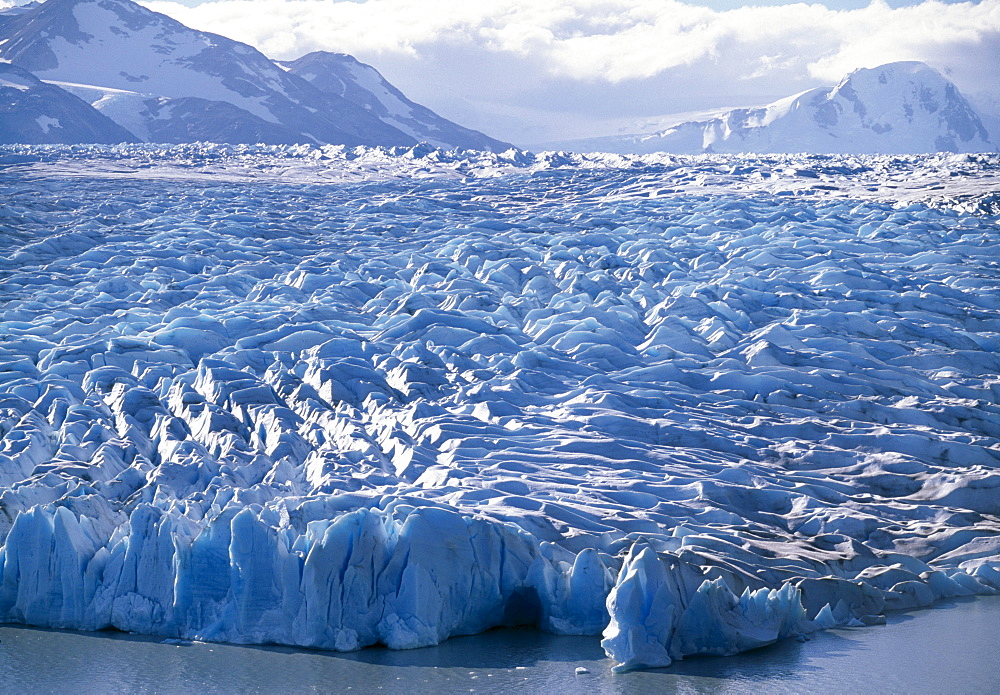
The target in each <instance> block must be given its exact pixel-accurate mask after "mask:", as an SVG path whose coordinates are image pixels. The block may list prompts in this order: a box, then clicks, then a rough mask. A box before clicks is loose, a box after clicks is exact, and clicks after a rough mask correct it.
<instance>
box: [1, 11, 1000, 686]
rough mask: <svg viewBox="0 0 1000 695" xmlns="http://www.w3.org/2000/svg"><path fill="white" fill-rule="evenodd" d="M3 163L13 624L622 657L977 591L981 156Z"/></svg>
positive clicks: (991, 301)
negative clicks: (572, 641)
mask: <svg viewBox="0 0 1000 695" xmlns="http://www.w3.org/2000/svg"><path fill="white" fill-rule="evenodd" d="M29 12H30V10H29ZM29 12H25V13H22V14H21V15H19V16H21V17H24V16H27V15H28V13H29ZM0 165H2V166H3V171H4V174H3V176H2V177H0V201H3V202H2V205H0V241H2V243H3V244H4V248H5V250H6V253H3V254H0V297H2V298H3V301H2V302H0V323H2V331H0V621H11V622H18V623H28V624H32V625H40V626H51V627H66V628H78V629H87V630H96V629H101V628H106V627H116V628H118V629H122V630H129V631H136V632H142V633H147V634H156V635H162V636H164V637H169V638H180V639H203V640H219V641H227V642H241V643H278V644H287V645H298V646H303V647H315V648H323V649H338V650H350V649H359V648H362V647H365V646H367V645H373V644H385V645H388V646H390V647H394V648H410V647H419V646H424V645H429V644H435V643H437V642H440V641H441V640H444V639H447V638H448V637H450V636H452V635H460V634H468V633H473V632H478V631H482V630H485V629H488V628H491V627H495V626H502V625H527V626H533V627H535V628H538V629H541V630H547V631H550V632H553V633H560V634H576V635H594V636H597V635H601V634H603V636H604V645H605V649H606V650H607V651H608V653H609V654H610V655H611V656H612V657H613V658H614V659H615V660H616V661H617V662H618V663H619V664H620V666H621V668H622V669H625V670H627V669H632V668H643V667H662V666H665V665H667V664H669V663H670V662H671V661H675V660H677V659H682V658H686V657H688V656H691V655H697V654H715V655H725V654H732V653H735V652H738V651H741V650H747V649H753V648H755V647H758V646H761V645H765V644H770V643H771V642H773V641H775V640H779V639H783V638H785V637H788V636H792V635H798V634H802V633H805V632H808V631H810V630H813V629H820V628H829V627H832V626H836V625H850V626H863V625H875V624H878V623H880V622H884V621H885V612H886V611H887V610H894V609H909V608H915V607H922V606H928V605H931V604H933V603H934V602H935V601H938V600H940V599H946V598H954V597H961V596H977V595H986V594H996V593H1000V521H998V518H997V511H998V507H997V495H996V491H997V490H998V489H1000V473H998V469H1000V428H998V426H997V423H998V422H1000V386H998V384H997V378H996V375H997V374H998V373H1000V357H998V356H997V352H998V349H1000V322H998V319H997V311H998V310H1000V277H998V274H997V272H996V259H997V252H996V249H997V248H998V244H1000V231H998V219H1000V218H998V217H997V213H1000V207H998V201H997V196H996V191H997V181H998V176H1000V174H998V172H1000V155H933V156H907V157H900V156H884V157H872V156H850V157H841V156H816V155H808V156H784V155H782V156H740V157H734V156H721V155H710V156H698V157H685V156H672V155H670V156H668V155H655V156H644V157H640V156H633V157H624V156H623V157H614V156H607V155H593V156H584V155H571V154H557V153H541V154H537V155H534V154H530V153H519V152H501V153H493V152H485V151H476V152H473V151H463V152H456V151H453V150H436V149H431V148H429V147H428V146H414V147H412V148H407V149H406V150H404V151H397V150H394V149H388V148H363V147H361V148H344V147H339V146H324V147H312V146H300V145H295V146H263V145H260V146H222V145H181V146H176V147H166V146H154V145H149V144H133V145H123V146H115V147H105V146H98V145H87V146H45V147H33V146H27V145H18V146H3V147H0ZM903 182H905V185H904V184H903Z"/></svg>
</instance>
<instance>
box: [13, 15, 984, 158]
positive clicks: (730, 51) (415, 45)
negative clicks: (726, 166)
mask: <svg viewBox="0 0 1000 695" xmlns="http://www.w3.org/2000/svg"><path fill="white" fill-rule="evenodd" d="M0 1H2V0H0ZM145 4H146V5H147V6H148V7H150V8H152V9H155V10H157V11H160V12H163V13H165V14H168V15H170V16H173V17H175V18H177V19H179V20H180V21H182V22H184V23H185V24H187V25H189V26H192V27H196V28H199V29H205V30H208V31H213V32H216V33H219V34H223V35H225V36H229V37H230V38H234V39H237V40H240V41H245V42H247V43H250V44H252V45H254V46H256V47H258V48H259V49H261V50H262V51H263V52H264V53H266V54H268V55H270V56H272V57H274V58H283V59H284V58H294V57H298V56H299V55H302V54H304V53H307V52H309V51H313V50H320V49H323V50H332V51H342V52H346V53H351V54H353V55H355V56H357V57H358V58H360V59H361V60H364V61H366V62H369V63H372V64H373V65H375V66H376V67H377V68H379V69H380V70H382V72H383V73H385V74H386V76H387V77H388V78H389V79H390V80H391V81H394V82H396V83H397V84H398V86H399V87H400V88H401V89H403V91H404V92H407V93H408V94H409V95H410V96H412V97H413V98H416V99H417V100H422V101H424V102H425V103H427V104H428V105H429V106H431V107H432V108H437V109H439V110H441V111H443V112H445V115H453V116H456V117H457V116H459V115H463V116H465V120H466V121H469V119H470V118H471V119H472V121H473V122H472V123H470V125H473V126H475V127H483V128H487V129H490V130H492V131H493V132H494V133H496V134H498V135H500V136H501V137H508V138H512V139H515V140H520V141H522V142H524V141H525V138H528V137H540V138H544V137H549V136H552V137H559V134H558V133H555V132H547V133H542V132H540V131H539V132H535V133H530V132H528V131H527V130H524V128H521V130H520V131H519V130H518V128H519V126H518V125H517V121H519V120H523V117H518V116H512V115H511V114H514V113H521V114H523V113H530V114H533V116H532V117H533V118H542V119H543V120H544V116H545V114H546V113H548V114H551V115H552V118H553V122H555V123H561V122H565V121H566V118H565V114H575V118H576V120H580V119H582V120H583V121H586V120H587V118H591V119H597V118H611V117H614V116H640V115H651V114H655V113H668V112H670V111H680V110H689V109H695V108H707V107H709V106H713V105H718V106H728V105H732V104H734V103H736V102H739V103H760V102H762V101H766V100H768V99H770V98H772V97H774V96H782V95H785V94H788V93H791V92H794V91H799V90H801V89H806V88H808V87H812V86H816V85H819V84H827V83H833V82H836V81H838V80H839V79H840V78H841V77H842V76H843V75H844V74H846V73H847V72H849V71H851V70H853V69H855V68H858V67H874V66H875V65H879V64H881V63H886V62H891V61H895V60H923V61H925V62H927V63H929V64H931V65H932V66H934V67H936V68H938V69H941V70H944V71H947V72H948V73H949V74H950V76H951V77H952V79H954V80H955V81H956V82H957V83H958V84H959V86H960V87H961V88H963V89H965V90H967V91H973V92H986V93H1000V74H998V73H1000V70H998V69H997V67H998V66H1000V0H983V1H982V2H979V3H971V2H970V3H962V4H943V3H941V2H937V1H935V0H928V1H926V2H922V3H920V4H917V5H913V6H910V7H902V8H896V9H893V8H891V7H889V6H888V5H886V4H885V3H884V2H883V1H882V0H874V2H872V4H870V5H869V6H868V7H865V8H862V9H855V10H844V11H835V10H831V9H829V8H827V7H826V6H824V5H819V4H812V5H810V4H804V3H802V4H794V5H784V6H776V7H774V6H772V7H759V6H755V7H742V8H738V9H734V10H730V11H715V10H712V9H709V8H706V7H702V6H696V5H687V4H684V3H682V2H679V1H678V0H546V1H545V2H540V1H539V0H477V1H476V2H471V1H468V0H367V1H366V2H331V1H330V0H218V1H216V2H210V3H205V4H202V5H199V6H197V7H186V6H184V5H181V4H178V3H175V2H169V1H163V0H154V1H153V2H147V3H145ZM491 113H492V114H493V115H492V116H491V115H490V114H491ZM505 114H506V115H505ZM522 125H523V124H522ZM549 130H552V129H551V128H550V129H549Z"/></svg>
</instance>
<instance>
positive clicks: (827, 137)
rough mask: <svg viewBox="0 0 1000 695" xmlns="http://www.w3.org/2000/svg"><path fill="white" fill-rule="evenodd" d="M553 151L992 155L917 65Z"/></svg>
mask: <svg viewBox="0 0 1000 695" xmlns="http://www.w3.org/2000/svg"><path fill="white" fill-rule="evenodd" d="M553 144H556V145H558V146H560V147H565V148H566V149H579V150H580V151H608V152H622V153H625V152H629V153H639V154H641V153H649V152H673V153H677V154H702V153H719V154H725V153H756V154H768V153H774V154H777V153H795V152H812V153H816V154H916V153H923V152H938V151H946V152H982V151H992V150H994V149H995V148H996V145H995V143H993V142H992V141H991V139H990V136H989V133H988V132H987V131H986V128H985V126H984V125H983V122H982V120H981V119H980V118H979V116H978V115H977V114H976V112H975V110H974V109H973V108H972V106H971V105H970V104H969V102H968V101H967V100H966V99H965V98H964V97H963V96H962V95H961V93H960V92H959V91H958V88H957V87H956V86H955V85H954V84H953V83H952V82H950V81H949V80H947V79H946V78H944V77H943V76H942V75H941V74H940V73H938V72H937V71H936V70H934V69H933V68H931V67H929V66H927V65H926V64H924V63H921V62H919V61H900V62H896V63H887V64H885V65H881V66H879V67H876V68H860V69H858V70H854V71H853V72H851V73H849V74H848V75H846V76H845V77H844V78H843V79H842V80H841V81H840V82H839V83H838V84H837V85H834V86H832V87H816V88H813V89H810V90H806V91H804V92H800V93H798V94H794V95H791V96H789V97H785V98H783V99H779V100H777V101H774V102H772V103H770V104H767V105H766V106H760V107H750V108H740V109H731V110H728V111H725V112H722V113H720V114H718V115H716V116H714V117H710V118H704V119H699V120H693V121H685V122H681V123H678V124H676V125H674V126H672V127H670V128H666V129H664V130H661V131H658V132H656V133H652V134H634V135H620V136H609V137H603V138H590V139H586V140H577V141H570V142H564V143H553ZM574 145H575V146H574Z"/></svg>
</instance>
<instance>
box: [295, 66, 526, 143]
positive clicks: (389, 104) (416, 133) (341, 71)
mask: <svg viewBox="0 0 1000 695" xmlns="http://www.w3.org/2000/svg"><path fill="white" fill-rule="evenodd" d="M279 64H280V65H283V66H285V67H286V68H287V69H288V71H289V72H291V73H292V74H295V75H298V76H299V77H302V78H303V79H305V80H307V81H308V82H310V83H311V84H312V85H313V86H314V87H316V88H317V89H319V90H321V91H323V92H325V93H327V94H332V95H334V96H338V97H343V98H344V99H347V100H349V101H351V102H353V103H355V104H357V105H358V106H361V107H362V108H364V109H366V110H367V111H369V112H370V113H373V114H375V115H376V116H377V117H378V118H379V119H381V120H382V121H384V122H386V123H389V124H391V125H393V126H395V127H396V128H398V129H399V130H401V131H403V132H404V133H406V134H407V135H410V136H411V137H413V138H416V139H417V140H420V141H421V142H427V143H430V144H432V145H435V146H438V147H455V146H459V147H463V148H465V149H471V150H492V151H494V152H499V151H503V150H505V149H509V148H510V147H511V145H509V144H508V143H504V142H500V141H499V140H494V139H493V138H491V137H488V136H486V135H484V134H483V133H480V132H479V131H476V130H472V129H470V128H463V127H462V126H460V125H458V124H457V123H453V122H451V121H449V120H447V119H446V118H442V117H441V116H439V115H437V114H436V113H434V112H433V111H431V110H430V109H429V108H427V107H426V106H421V105H420V104H416V103H414V102H412V101H410V100H409V99H407V98H406V95H404V94H403V93H402V92H401V91H399V90H398V89H396V88H395V87H394V86H393V85H391V84H390V83H389V82H388V81H387V80H386V79H385V78H384V77H383V76H382V74H381V73H380V72H379V71H378V70H376V69H375V68H373V67H372V66H371V65H367V64H365V63H362V62H361V61H359V60H358V59H356V58H354V57H353V56H350V55H347V54H346V53H330V52H328V51H315V52H313V53H309V54H307V55H304V56H302V57H301V58H299V59H298V60H293V61H288V62H285V63H279Z"/></svg>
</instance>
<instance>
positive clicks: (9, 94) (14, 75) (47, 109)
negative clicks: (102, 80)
mask: <svg viewBox="0 0 1000 695" xmlns="http://www.w3.org/2000/svg"><path fill="white" fill-rule="evenodd" d="M0 99H2V100H3V109H2V110H0V143H3V144H16V143H25V144H41V143H60V144H73V143H83V142H87V143H103V144H112V143H119V142H137V141H138V138H137V137H136V136H135V135H133V134H132V133H130V132H129V131H128V130H126V129H125V128H122V127H121V126H120V125H118V124H117V123H115V122H114V121H113V120H111V119H110V118H108V117H107V116H105V115H103V114H102V113H101V112H100V111H98V110H97V109H95V108H94V107H92V106H91V105H90V104H88V103H87V102H85V101H82V100H81V99H79V98H77V97H76V96H74V95H73V94H70V93H69V92H66V91H64V90H62V89H60V88H59V87H57V86H55V85H51V84H46V83H44V82H42V81H41V80H39V79H38V78H37V77H35V76H34V75H32V74H31V73H30V72H28V71H27V70H22V69H21V68H18V67H17V66H15V65H11V64H10V63H0Z"/></svg>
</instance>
